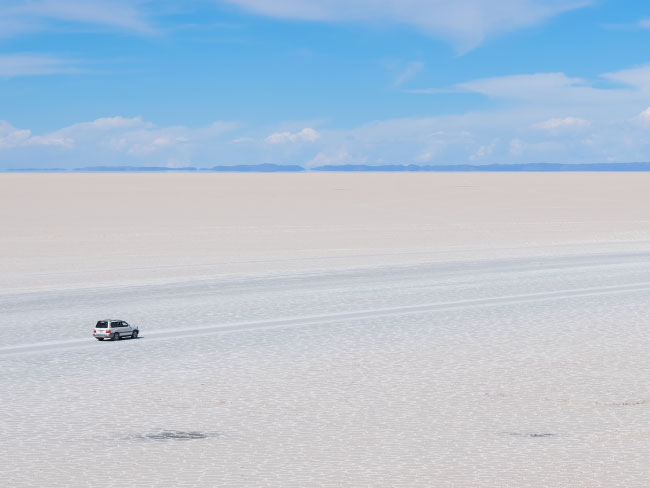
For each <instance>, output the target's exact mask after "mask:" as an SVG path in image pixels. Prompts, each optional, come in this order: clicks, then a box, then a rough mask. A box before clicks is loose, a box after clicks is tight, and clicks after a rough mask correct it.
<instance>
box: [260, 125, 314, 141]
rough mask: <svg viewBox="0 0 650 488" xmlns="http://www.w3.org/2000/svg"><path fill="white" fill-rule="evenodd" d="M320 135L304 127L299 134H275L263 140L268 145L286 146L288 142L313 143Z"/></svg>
mask: <svg viewBox="0 0 650 488" xmlns="http://www.w3.org/2000/svg"><path fill="white" fill-rule="evenodd" d="M319 137H320V134H319V133H318V132H316V131H315V130H314V129H311V128H309V127H306V128H304V129H302V130H301V131H299V132H276V133H275V134H271V135H270V136H268V137H267V138H266V139H264V140H265V141H266V142H267V143H269V144H286V143H288V142H315V141H316V140H318V138H319Z"/></svg>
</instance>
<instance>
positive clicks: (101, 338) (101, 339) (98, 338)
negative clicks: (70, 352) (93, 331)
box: [96, 337, 104, 341]
mask: <svg viewBox="0 0 650 488" xmlns="http://www.w3.org/2000/svg"><path fill="white" fill-rule="evenodd" d="M96 339H97V340H98V341H103V340H104V338H103V337H97V338H96Z"/></svg>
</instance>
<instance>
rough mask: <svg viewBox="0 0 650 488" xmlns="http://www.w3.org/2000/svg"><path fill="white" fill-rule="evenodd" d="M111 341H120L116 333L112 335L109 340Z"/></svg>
mask: <svg viewBox="0 0 650 488" xmlns="http://www.w3.org/2000/svg"><path fill="white" fill-rule="evenodd" d="M111 340H112V341H119V340H120V334H118V333H117V332H116V333H115V334H113V337H112V338H111Z"/></svg>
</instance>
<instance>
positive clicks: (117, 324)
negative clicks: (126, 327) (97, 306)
mask: <svg viewBox="0 0 650 488" xmlns="http://www.w3.org/2000/svg"><path fill="white" fill-rule="evenodd" d="M111 326H113V327H122V322H119V321H115V322H111Z"/></svg>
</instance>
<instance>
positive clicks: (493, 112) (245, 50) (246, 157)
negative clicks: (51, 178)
mask: <svg viewBox="0 0 650 488" xmlns="http://www.w3.org/2000/svg"><path fill="white" fill-rule="evenodd" d="M648 45H650V3H648V2H645V1H641V0H630V1H615V0H575V1H572V0H563V1H559V0H502V1H500V2H498V3H495V2H492V1H488V0H457V1H456V2H447V1H443V0H429V1H424V0H401V1H398V0H374V1H370V0H348V1H343V0H311V1H307V0H277V1H274V2H267V1H262V0H227V1H225V0H224V1H218V0H192V1H188V2H182V5H181V2H171V1H164V0H151V1H145V0H113V1H108V0H85V1H80V0H33V1H31V2H25V1H16V0H0V168H4V169H6V168H48V167H63V168H72V167H82V166H95V165H153V166H170V167H181V166H187V165H189V166H198V167H210V166H214V165H224V164H225V165H228V164H255V163H278V164H300V165H304V166H307V167H309V166H316V165H322V164H411V163H415V164H443V165H449V164H468V163H469V164H493V163H526V162H534V163H539V162H554V163H600V162H629V161H650V110H649V107H650V64H649V63H650V56H649V55H648V49H647V46H648Z"/></svg>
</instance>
